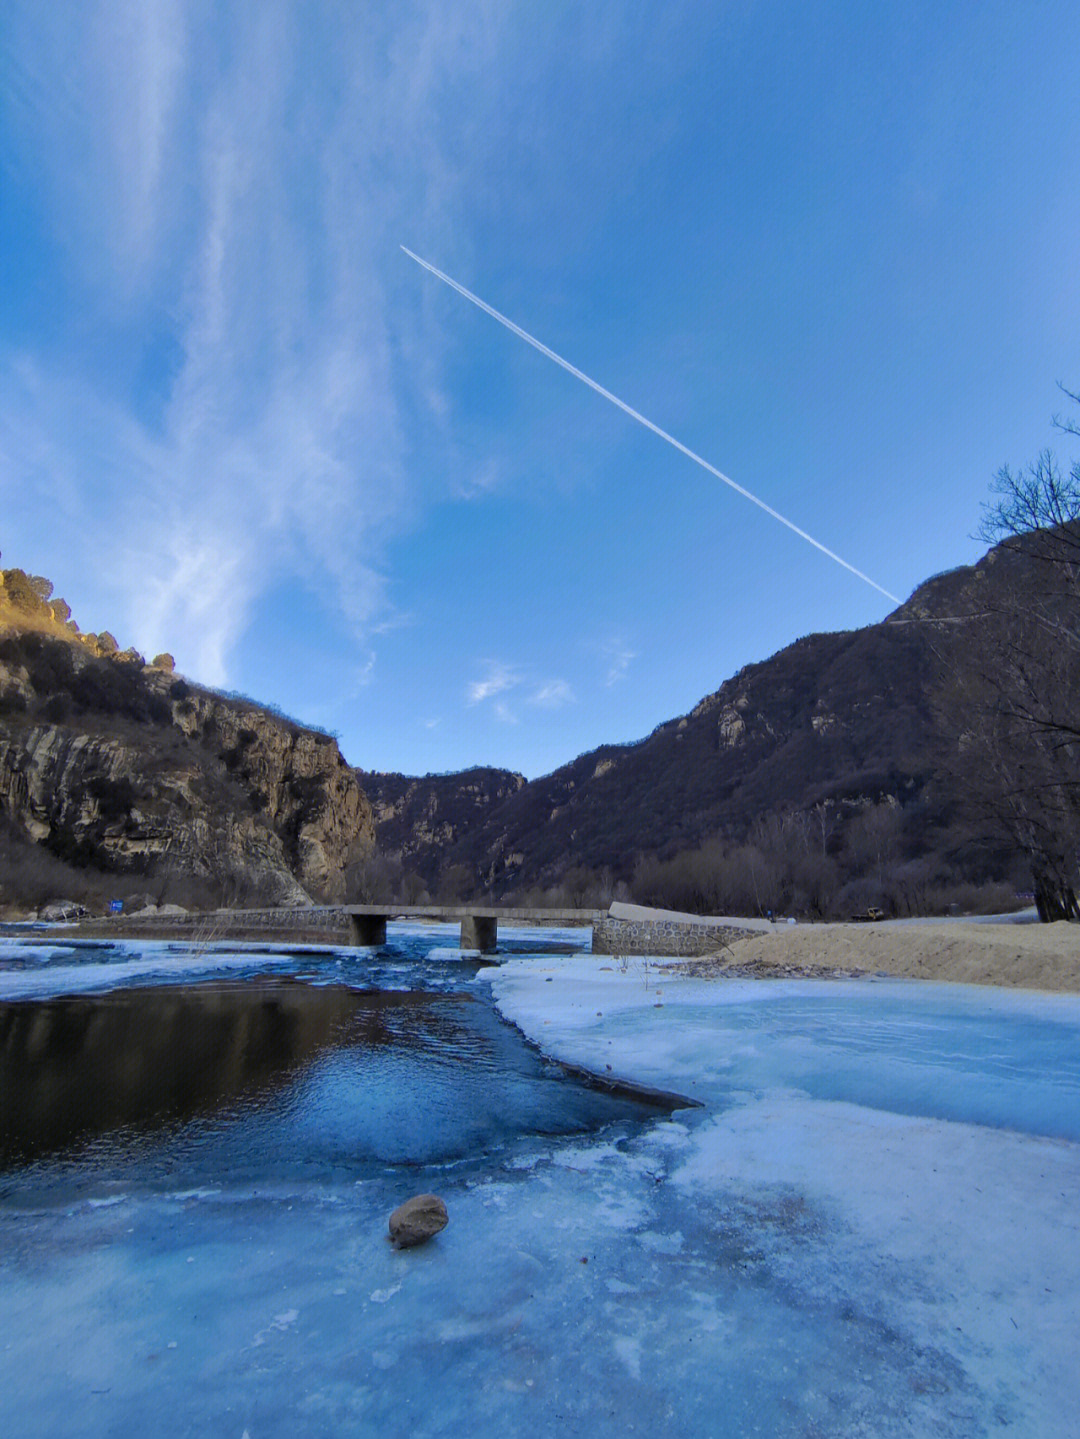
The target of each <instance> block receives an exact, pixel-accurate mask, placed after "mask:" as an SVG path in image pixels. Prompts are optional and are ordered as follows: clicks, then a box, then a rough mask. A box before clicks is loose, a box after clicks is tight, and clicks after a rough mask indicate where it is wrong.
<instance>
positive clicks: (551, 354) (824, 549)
mask: <svg viewBox="0 0 1080 1439" xmlns="http://www.w3.org/2000/svg"><path fill="white" fill-rule="evenodd" d="M401 248H402V249H403V250H404V251H405V253H406V255H408V257H409V259H410V260H415V261H416V263H417V264H418V265H423V267H424V269H425V270H430V271H431V273H432V274H433V275H435V276H437V278H438V279H440V280H442V281H444V282H445V283H446V284H447V285H449V286H450V288H451V289H452V290H456V291H457V292H458V294H459V295H464V296H465V298H466V300H471V301H472V302H473V304H474V305H477V306H479V308H480V309H481V310H483V311H484V313H485V315H490V316H491V318H492V319H493V320H498V322H499V324H500V325H505V326H506V328H507V329H508V330H512V331H513V333H514V334H515V335H519V336H520V337H521V339H523V340H524V341H525V342H526V343H527V344H529V345H532V347H533V349H534V350H539V351H540V353H541V354H542V355H546V356H547V357H548V359H549V360H554V361H555V363H556V364H557V365H561V366H562V368H563V369H564V370H567V371H569V373H570V374H571V375H574V376H575V377H576V378H577V379H579V380H581V381H583V383H584V384H586V385H588V386H589V388H590V390H595V391H596V393H597V394H598V395H603V397H604V399H605V400H610V401H611V403H612V404H613V405H617V406H618V407H619V409H620V410H622V411H623V413H624V414H627V415H629V416H630V418H631V419H632V420H637V422H638V424H639V425H644V426H645V428H646V429H647V430H652V432H653V434H654V435H659V436H660V438H661V439H662V440H667V442H668V444H669V445H674V446H675V448H676V449H677V450H678V451H679V452H680V454H683V455H685V456H686V458H687V459H688V460H693V462H694V464H695V465H700V466H701V468H702V469H703V470H708V472H709V474H710V475H715V477H716V478H717V479H718V480H723V482H724V484H725V485H730V487H731V488H732V489H733V490H734V491H735V493H736V494H739V495H742V497H743V499H744V500H749V501H750V503H751V504H754V505H757V507H758V509H759V510H764V511H765V513H766V514H767V515H771V516H772V517H773V519H774V520H779V521H780V523H781V524H782V525H786V526H787V528H788V529H789V530H791V531H792V533H793V534H796V535H798V536H799V538H800V539H801V540H805V541H806V543H807V544H808V545H813V547H814V549H815V550H820V551H821V553H822V554H823V555H828V557H829V559H830V560H835V561H836V563H837V564H838V565H842V566H843V567H844V569H845V570H848V571H849V572H850V573H851V574H853V575H855V576H856V578H858V579H860V580H862V581H863V582H864V583H865V584H868V585H869V586H870V588H871V589H875V590H877V592H878V593H879V594H882V595H884V596H885V598H886V599H887V600H892V602H893V604H894V605H898V604H899V603H900V600H899V599H898V598H897V596H896V595H891V594H890V593H889V591H888V590H887V589H885V588H883V586H881V585H879V584H878V583H877V581H876V580H872V579H871V578H870V576H869V575H864V574H863V572H862V570H857V569H856V568H855V566H854V565H849V564H848V562H847V560H844V559H841V558H840V556H839V555H838V554H836V553H835V551H833V550H830V549H829V547H828V546H827V545H823V544H822V543H821V541H820V540H815V539H814V537H813V535H808V534H807V533H806V531H805V530H801V529H800V528H799V526H798V525H797V524H795V523H794V522H793V521H791V520H789V519H788V518H787V517H786V516H785V515H782V514H781V513H780V511H779V510H774V509H773V507H772V505H767V504H766V503H765V501H764V500H759V499H758V497H757V495H752V494H751V493H750V491H749V490H744V489H743V487H742V485H739V484H736V483H735V481H734V480H733V479H731V478H730V477H729V476H728V475H725V474H723V473H722V472H721V471H720V470H718V469H717V468H716V466H715V465H710V464H709V462H708V460H703V459H702V458H701V456H700V455H696V454H695V453H694V451H693V450H689V449H687V447H686V446H685V445H684V444H682V443H681V442H680V441H679V440H677V439H676V438H675V436H674V435H669V434H668V432H667V430H662V429H661V428H660V426H659V425H654V424H653V422H652V420H647V419H646V418H645V416H644V415H640V414H638V412H637V410H635V409H632V408H631V406H630V405H628V404H627V403H626V401H625V400H620V399H619V397H618V395H613V394H612V393H611V391H610V390H605V389H604V387H603V385H598V384H597V383H596V381H595V380H591V379H590V378H589V376H588V375H586V374H585V373H584V372H583V371H581V370H579V369H578V368H577V366H576V365H572V364H571V363H570V361H569V360H564V359H563V357H562V356H561V355H557V354H556V353H555V351H554V350H549V349H548V347H547V346H546V345H543V344H541V343H540V341H539V340H537V339H534V337H533V336H532V335H530V334H529V332H528V331H527V330H523V329H522V328H521V326H520V325H515V324H514V322H513V320H508V319H507V318H506V316H505V315H500V313H499V312H498V310H495V309H493V308H492V307H491V306H490V305H487V304H485V303H484V301H483V300H481V299H480V297H479V295H474V294H473V293H472V291H471V290H466V288H465V286H464V285H459V284H458V282H457V281H456V280H451V278H450V276H449V275H444V274H443V272H442V271H441V270H437V269H436V268H435V266H434V265H429V264H428V262H427V261H426V260H421V258H420V256H419V255H414V254H413V252H412V251H411V250H410V249H409V248H408V247H407V246H406V245H402V247H401Z"/></svg>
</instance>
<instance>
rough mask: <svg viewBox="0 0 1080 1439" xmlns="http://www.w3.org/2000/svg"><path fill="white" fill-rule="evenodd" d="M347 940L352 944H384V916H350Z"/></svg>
mask: <svg viewBox="0 0 1080 1439" xmlns="http://www.w3.org/2000/svg"><path fill="white" fill-rule="evenodd" d="M349 938H350V939H351V941H352V943H353V944H358V945H359V944H363V945H379V944H385V943H386V915H385V914H350V915H349Z"/></svg>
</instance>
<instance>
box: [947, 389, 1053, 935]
mask: <svg viewBox="0 0 1080 1439" xmlns="http://www.w3.org/2000/svg"><path fill="white" fill-rule="evenodd" d="M1064 393H1065V394H1066V395H1067V396H1068V397H1069V398H1070V399H1071V400H1073V401H1076V402H1077V403H1080V400H1077V396H1075V395H1073V394H1072V393H1071V392H1069V391H1065V392H1064ZM1056 424H1057V425H1058V428H1059V429H1061V430H1062V431H1063V432H1065V433H1068V434H1073V435H1080V427H1078V426H1077V425H1076V424H1075V423H1074V422H1072V421H1062V420H1060V419H1059V420H1057V421H1056ZM981 535H982V537H983V538H984V539H986V540H988V541H991V542H993V543H995V544H996V545H997V549H996V550H995V552H994V554H993V556H992V559H993V564H994V570H993V573H992V575H991V576H990V577H989V578H990V583H989V584H988V585H987V587H986V598H985V600H983V599H980V602H979V604H978V605H977V606H973V610H972V613H971V615H970V616H969V617H968V621H967V623H966V624H965V625H964V626H963V627H962V628H963V632H962V633H961V634H959V635H957V636H954V637H953V638H952V639H951V641H949V642H943V646H942V650H941V655H942V658H943V660H944V675H945V678H944V680H943V682H942V684H941V687H940V689H939V692H938V697H937V709H938V714H939V718H941V719H943V720H944V721H945V723H946V724H947V725H948V727H949V728H951V729H952V731H953V733H954V736H955V746H954V749H953V752H952V754H951V756H950V758H949V760H948V761H947V767H948V769H949V770H950V771H951V773H952V775H953V777H954V779H955V780H957V781H958V782H959V785H960V788H961V792H962V793H963V795H964V798H965V802H966V803H967V804H968V805H969V807H970V808H971V809H973V810H974V811H976V812H978V813H980V814H981V815H982V816H983V818H984V819H985V820H987V821H988V822H989V823H990V824H992V825H993V826H995V827H996V828H997V830H998V831H999V832H1002V833H1004V834H1006V835H1007V836H1008V837H1009V838H1010V840H1011V841H1012V843H1013V844H1014V845H1016V846H1017V847H1018V848H1020V849H1021V850H1022V851H1023V852H1024V853H1025V854H1026V855H1027V857H1028V860H1029V863H1030V865H1031V870H1032V877H1033V880H1034V885H1035V896H1036V903H1037V905H1038V908H1039V914H1040V916H1041V918H1043V919H1044V920H1055V919H1073V920H1080V904H1078V902H1077V891H1078V888H1080V879H1078V856H1080V461H1076V462H1074V463H1073V464H1072V465H1071V466H1070V468H1069V469H1068V470H1067V471H1063V470H1062V469H1061V467H1060V465H1059V464H1058V462H1057V460H1056V459H1055V457H1054V455H1053V454H1052V453H1051V452H1050V451H1045V452H1044V453H1043V454H1041V455H1040V456H1039V457H1038V459H1037V460H1036V461H1035V463H1034V464H1032V465H1029V466H1028V467H1027V468H1025V469H1023V470H1020V471H1013V470H1010V469H1009V468H1008V467H1003V468H1002V469H1001V470H999V471H998V473H997V476H996V478H995V481H994V498H993V499H992V500H991V501H990V503H988V504H987V506H986V508H985V513H984V517H983V523H982V528H981Z"/></svg>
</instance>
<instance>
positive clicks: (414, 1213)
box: [390, 1194, 449, 1249]
mask: <svg viewBox="0 0 1080 1439" xmlns="http://www.w3.org/2000/svg"><path fill="white" fill-rule="evenodd" d="M448 1219H449V1216H448V1215H447V1213H446V1205H445V1204H444V1203H443V1202H442V1200H441V1199H440V1198H439V1197H438V1195H437V1194H415V1195H414V1196H413V1197H412V1199H406V1201H405V1203H404V1204H399V1205H398V1207H397V1209H395V1210H394V1212H393V1214H391V1216H390V1238H391V1239H392V1240H393V1242H394V1247H395V1248H396V1249H411V1248H412V1247H413V1246H414V1245H416V1244H424V1243H425V1242H426V1241H427V1240H429V1239H430V1238H431V1236H432V1235H433V1234H438V1232H439V1230H440V1229H445V1228H446V1225H447V1221H448Z"/></svg>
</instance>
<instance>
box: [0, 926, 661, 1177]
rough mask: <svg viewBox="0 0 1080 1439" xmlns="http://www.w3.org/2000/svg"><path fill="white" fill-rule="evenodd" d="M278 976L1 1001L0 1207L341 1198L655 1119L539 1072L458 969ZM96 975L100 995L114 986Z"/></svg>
mask: <svg viewBox="0 0 1080 1439" xmlns="http://www.w3.org/2000/svg"><path fill="white" fill-rule="evenodd" d="M419 947H420V946H414V948H419ZM128 953H129V955H130V951H128ZM282 957H283V956H281V955H278V956H277V958H278V959H281V958H282ZM72 958H73V956H72V954H71V951H70V949H65V950H64V951H62V952H61V953H59V954H57V955H55V956H50V957H49V958H48V959H46V960H44V961H43V963H44V964H46V965H48V966H49V968H50V969H51V970H52V971H53V972H55V971H56V970H57V968H67V967H71V968H79V967H80V961H81V964H82V967H83V968H84V969H85V967H86V966H87V965H92V966H94V967H95V968H100V967H101V965H102V959H103V955H102V952H101V951H100V950H93V951H90V952H89V953H88V954H86V956H85V957H84V956H82V955H76V956H74V958H75V964H74V965H72ZM284 958H285V959H286V961H287V963H286V967H287V968H288V969H289V970H291V971H292V972H291V973H286V974H273V973H270V974H267V973H260V972H259V971H258V967H257V965H256V969H255V972H254V973H251V974H249V975H247V976H246V977H213V976H212V977H209V978H206V979H203V980H202V981H200V982H199V983H177V982H175V979H174V978H172V977H171V976H170V982H166V981H164V980H161V979H158V981H157V982H153V979H154V977H150V979H151V982H146V979H145V978H144V979H143V982H141V983H137V984H134V985H133V984H131V983H127V984H124V985H121V987H117V988H112V989H108V990H106V991H105V992H103V993H92V994H76V995H56V996H53V997H44V998H40V999H25V1000H7V1001H0V1097H2V1106H0V1173H2V1177H0V1197H3V1198H8V1199H12V1198H16V1197H17V1196H22V1197H23V1198H26V1197H28V1196H29V1195H30V1194H31V1193H36V1194H37V1195H38V1197H41V1195H42V1191H43V1188H44V1189H45V1190H51V1189H52V1188H54V1187H56V1186H58V1187H59V1190H60V1192H61V1193H62V1194H63V1195H64V1196H70V1194H71V1192H72V1187H74V1189H75V1190H76V1192H77V1191H79V1190H81V1189H83V1188H84V1187H86V1186H88V1185H89V1186H94V1185H100V1183H101V1181H102V1179H103V1178H106V1177H109V1176H112V1177H115V1178H117V1179H123V1181H124V1182H125V1183H130V1182H132V1181H135V1182H136V1183H138V1185H139V1186H140V1187H143V1186H147V1187H150V1188H156V1187H160V1186H161V1185H165V1186H168V1187H175V1186H176V1185H177V1184H178V1183H182V1184H190V1185H192V1186H198V1185H201V1184H207V1183H211V1182H220V1181H221V1180H222V1179H227V1180H228V1181H230V1182H242V1183H246V1184H251V1183H258V1182H260V1181H263V1182H273V1183H282V1182H286V1183H287V1182H291V1181H294V1180H297V1179H301V1178H302V1179H304V1180H334V1181H340V1180H342V1179H347V1178H349V1177H350V1176H353V1177H356V1178H362V1177H365V1176H370V1175H373V1174H375V1173H378V1172H380V1171H385V1169H386V1168H387V1167H388V1166H405V1167H410V1168H419V1167H421V1166H425V1165H433V1164H434V1165H446V1164H456V1163H461V1162H467V1161H469V1160H482V1159H483V1158H484V1157H485V1156H489V1155H491V1154H493V1153H500V1154H501V1153H503V1152H504V1151H505V1150H507V1149H508V1147H511V1146H513V1145H514V1144H515V1143H517V1142H520V1141H522V1140H526V1139H528V1137H530V1136H536V1135H546V1136H557V1135H573V1134H585V1133H589V1132H592V1131H596V1130H598V1129H600V1128H601V1127H603V1126H604V1125H606V1124H611V1123H615V1122H618V1121H637V1120H641V1119H644V1118H648V1117H652V1116H654V1115H655V1114H656V1112H657V1109H656V1106H655V1105H654V1104H649V1103H646V1102H644V1101H639V1100H637V1099H635V1098H632V1097H628V1096H626V1095H616V1094H612V1093H610V1092H607V1091H605V1090H603V1089H601V1088H599V1087H595V1086H592V1085H590V1084H588V1083H586V1082H583V1081H582V1080H581V1078H580V1077H578V1076H574V1075H570V1074H568V1073H567V1072H566V1071H565V1070H564V1069H563V1068H561V1067H560V1066H559V1065H557V1064H554V1063H552V1062H550V1061H548V1060H545V1059H544V1058H543V1057H542V1056H541V1055H540V1054H538V1053H537V1051H536V1050H535V1049H534V1048H532V1047H530V1046H529V1045H528V1044H527V1043H526V1042H525V1041H524V1040H523V1038H522V1037H521V1035H520V1034H519V1032H518V1031H517V1030H516V1029H514V1028H513V1027H512V1026H511V1025H508V1024H507V1023H505V1022H504V1021H503V1020H501V1019H500V1018H499V1016H498V1014H497V1013H496V1011H495V1010H494V1008H493V1006H492V1004H491V1002H490V1000H489V998H488V995H487V989H486V986H482V985H478V984H477V983H476V982H475V977H476V972H477V966H475V965H472V964H461V963H455V964H449V963H445V962H444V963H441V964H434V963H426V962H425V961H424V959H423V955H422V954H421V955H417V954H410V953H409V952H408V950H407V948H406V949H405V950H402V951H399V957H398V961H397V962H396V963H395V958H394V955H393V954H392V953H389V954H388V953H385V952H384V953H383V954H381V955H380V956H378V961H377V965H376V966H374V967H372V966H369V967H368V970H367V972H366V973H364V974H363V976H361V975H360V974H359V973H357V972H355V971H354V972H353V973H351V974H349V978H350V979H351V980H353V981H354V982H353V983H343V982H341V978H340V970H341V965H340V964H338V958H339V952H336V951H330V950H328V951H324V952H322V953H319V952H314V951H307V950H304V951H297V952H295V954H293V955H292V956H291V962H290V961H289V957H288V956H284ZM105 963H106V964H107V965H108V964H110V959H109V957H108V956H107V955H106V956H105ZM112 963H114V964H115V969H114V973H113V975H111V976H109V977H114V978H115V979H116V980H120V979H122V978H124V975H123V970H124V968H125V966H124V963H123V960H122V959H118V958H116V957H115V956H114V958H113V960H112ZM352 964H353V961H351V960H349V959H346V960H345V966H346V971H347V972H348V969H349V968H350V967H351V965H352ZM40 972H41V970H40V969H39V970H38V973H40ZM57 978H58V980H59V978H60V976H59V975H57ZM361 978H363V979H364V980H366V981H367V983H368V984H371V982H372V981H373V980H378V979H380V978H381V979H382V980H383V981H384V982H386V981H390V982H397V983H401V982H403V981H405V982H407V983H408V984H409V985H410V987H409V988H406V989H382V988H378V989H376V988H363V989H361V988H357V987H355V982H356V981H359V980H360V979H361ZM426 985H430V987H417V986H426Z"/></svg>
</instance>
